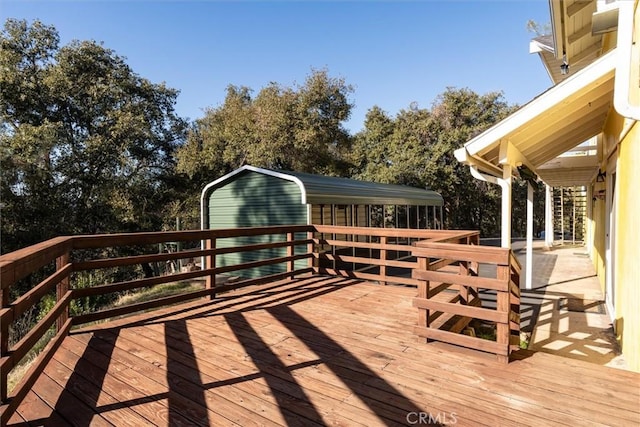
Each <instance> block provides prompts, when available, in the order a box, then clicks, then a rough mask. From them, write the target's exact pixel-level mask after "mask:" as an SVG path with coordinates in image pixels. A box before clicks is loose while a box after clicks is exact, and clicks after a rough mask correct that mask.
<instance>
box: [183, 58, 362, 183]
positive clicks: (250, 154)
mask: <svg viewBox="0 0 640 427" xmlns="http://www.w3.org/2000/svg"><path fill="white" fill-rule="evenodd" d="M352 92H353V89H352V87H351V86H349V85H347V84H346V83H345V81H344V80H343V79H340V78H335V77H330V76H329V74H328V71H327V70H314V71H313V72H312V73H311V74H310V75H309V76H308V77H307V78H306V80H305V82H304V84H302V85H296V86H294V87H284V86H282V85H279V84H277V83H271V84H269V85H268V86H266V87H264V88H262V89H261V90H260V92H258V94H257V95H256V96H255V97H254V96H252V94H253V92H252V90H251V89H250V88H247V87H238V86H229V87H227V95H226V98H225V100H224V102H223V104H222V105H220V106H219V107H216V108H210V109H208V110H207V111H206V113H205V116H204V117H203V118H201V119H199V120H196V122H195V123H194V124H193V126H192V127H191V129H190V131H189V135H188V138H187V142H186V144H185V145H184V146H183V147H181V148H180V150H179V151H178V154H177V157H178V170H179V171H180V172H183V173H186V174H188V175H189V176H190V177H192V178H199V179H204V180H206V179H207V178H208V179H209V180H210V179H211V177H217V176H219V175H221V174H223V173H225V172H228V171H231V170H233V169H236V168H238V167H240V166H242V165H244V164H251V165H254V166H258V167H267V168H275V169H286V170H295V171H302V172H310V173H324V174H330V175H339V174H344V173H346V171H347V168H346V167H345V163H344V158H345V156H346V153H348V151H349V149H350V143H351V138H350V135H349V133H348V132H347V130H346V129H345V128H344V123H345V122H346V120H348V118H349V116H350V114H351V108H352V104H351V102H350V101H349V96H350V94H351V93H352Z"/></svg>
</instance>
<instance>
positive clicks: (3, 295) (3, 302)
mask: <svg viewBox="0 0 640 427" xmlns="http://www.w3.org/2000/svg"><path fill="white" fill-rule="evenodd" d="M5 309H9V288H8V287H7V288H5V289H0V314H1V313H3V312H4V310H5ZM8 353H9V322H6V321H4V320H3V319H2V318H0V360H2V358H4V357H5V356H7V354H8ZM8 374H9V373H8V372H5V370H4V369H2V365H0V405H2V404H4V402H5V401H6V400H7V392H8V390H7V376H8Z"/></svg>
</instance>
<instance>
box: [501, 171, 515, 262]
mask: <svg viewBox="0 0 640 427" xmlns="http://www.w3.org/2000/svg"><path fill="white" fill-rule="evenodd" d="M502 168H503V169H502V180H503V182H504V184H503V185H502V186H501V187H502V239H501V242H502V243H501V246H502V247H503V248H509V249H511V183H512V181H513V179H512V177H511V168H512V166H511V165H509V164H505V165H503V166H502Z"/></svg>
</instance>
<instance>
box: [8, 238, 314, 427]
mask: <svg viewBox="0 0 640 427" xmlns="http://www.w3.org/2000/svg"><path fill="white" fill-rule="evenodd" d="M312 230H313V228H312V227H309V226H286V227H262V228H245V229H242V228H240V229H232V230H204V231H180V232H158V233H131V234H106V235H92V236H73V237H60V238H55V239H52V240H49V241H47V242H43V243H40V244H37V245H34V246H30V247H28V248H25V249H22V250H19V251H16V252H12V253H10V254H7V255H3V256H1V257H0V292H1V293H0V302H1V306H0V425H5V424H6V423H7V421H8V420H9V417H10V416H11V415H12V414H13V412H14V411H15V409H16V408H17V406H18V405H19V403H20V402H21V401H22V399H24V397H25V396H26V394H27V393H28V391H29V390H30V388H31V387H32V386H33V384H34V383H35V381H36V379H37V378H38V376H39V375H40V374H41V373H42V371H43V370H44V368H45V366H46V365H47V363H48V362H49V361H50V359H51V358H52V356H53V354H54V352H55V351H56V349H57V348H58V347H59V346H60V344H61V343H62V340H63V339H64V337H65V336H66V335H67V334H68V333H69V330H70V329H71V327H72V326H73V325H80V324H84V323H88V322H94V321H97V320H101V319H106V318H111V317H115V316H121V315H126V314H131V313H134V312H138V311H142V310H148V309H150V308H155V307H161V306H166V305H169V304H175V303H178V302H183V301H187V300H192V299H195V298H201V297H207V296H211V297H212V296H214V295H215V294H216V292H222V291H227V290H231V289H237V288H240V287H243V286H248V285H253V284H257V283H263V282H269V281H274V280H280V279H284V278H287V277H293V276H294V275H300V274H303V273H310V272H312V268H311V262H310V261H309V262H308V263H306V266H305V267H304V268H298V269H296V268H295V261H296V260H302V259H309V260H310V258H311V253H310V252H311V251H310V247H311V246H310V245H311V243H312V241H311V240H310V239H309V238H308V237H309V235H310V233H311V231H312ZM300 234H302V235H304V236H305V238H304V239H298V240H296V239H295V238H294V236H296V235H298V236H299V235H300ZM260 236H269V239H268V240H270V241H269V242H266V243H264V242H261V243H249V244H245V245H241V246H234V247H216V242H220V241H224V239H229V238H238V237H260ZM200 241H203V242H205V243H206V244H205V249H189V250H184V251H180V252H174V253H142V254H137V255H131V256H127V257H117V258H96V259H77V258H78V255H77V254H78V253H81V254H83V253H96V252H97V251H96V250H101V249H105V248H121V247H132V248H133V247H137V248H140V247H144V246H145V245H155V244H159V243H166V242H192V243H193V242H195V243H196V245H197V244H199V242H200ZM301 245H304V247H305V250H304V252H303V253H299V254H295V253H294V248H296V246H297V247H300V246H301ZM192 246H193V245H192ZM275 248H285V249H284V254H283V256H277V257H272V258H265V257H260V256H258V257H252V258H258V259H251V260H247V261H244V260H242V257H239V259H241V260H242V262H238V263H235V264H230V263H228V262H227V263H225V264H224V265H222V264H221V263H220V262H218V263H216V258H218V259H220V257H221V256H223V255H225V254H249V253H256V251H264V250H269V249H275ZM197 257H203V258H204V259H205V264H206V265H205V268H203V269H199V270H196V271H186V272H178V273H176V274H169V275H162V276H156V277H146V278H135V279H133V280H127V281H121V282H117V283H105V284H98V285H96V286H92V287H87V288H80V289H74V288H73V287H71V286H70V278H71V277H72V275H73V274H74V273H75V272H81V271H86V270H91V271H94V270H98V269H109V268H114V267H123V266H134V265H139V264H145V263H154V262H167V261H171V260H179V259H189V258H197ZM269 265H281V266H282V268H280V270H282V271H281V272H277V273H273V274H266V275H263V276H261V277H252V278H244V279H241V280H238V281H235V282H233V283H231V284H223V285H220V284H216V275H221V274H227V275H228V274H230V273H233V272H241V271H247V269H256V268H260V267H264V266H269ZM47 269H49V270H54V272H53V273H52V274H47V273H46V270H47ZM34 273H35V274H38V273H40V275H42V276H43V277H44V279H43V280H42V281H40V283H38V284H37V285H36V286H34V287H32V288H31V289H30V290H29V291H28V292H26V293H25V294H23V295H21V296H19V297H18V298H16V299H15V300H14V301H10V298H9V294H10V288H11V286H12V285H14V284H16V283H17V282H18V281H20V280H21V279H24V278H25V277H27V276H29V275H32V274H34ZM197 278H204V279H205V286H204V288H203V289H200V290H196V291H191V292H185V293H180V294H177V295H172V296H167V297H162V298H157V299H154V300H151V301H146V302H142V303H137V304H130V305H126V306H122V307H116V308H107V309H104V310H101V311H97V312H92V313H83V314H80V315H77V316H74V317H70V316H69V307H70V304H71V302H72V301H74V300H77V299H79V298H85V297H91V296H94V297H95V296H99V295H105V294H111V293H114V292H122V291H130V290H134V289H142V288H149V287H152V286H156V285H159V284H163V283H173V282H178V281H185V280H192V279H197ZM54 289H55V293H56V302H55V305H54V306H53V308H51V309H50V310H49V311H48V313H46V314H45V315H44V317H42V318H41V319H40V321H39V322H37V323H36V324H35V325H34V326H33V327H32V328H31V329H30V330H29V331H28V332H27V333H26V334H25V335H24V336H23V337H21V338H20V339H19V340H17V342H16V343H14V344H11V345H10V342H9V335H10V333H9V331H10V325H11V324H12V323H13V322H14V321H15V320H16V319H18V318H19V317H20V316H21V315H22V314H24V313H25V312H26V311H27V310H29V309H30V308H31V307H33V306H34V305H36V304H39V303H40V301H41V300H42V298H43V297H44V296H45V295H46V294H48V293H50V292H52V291H53V290H54ZM51 328H55V334H54V336H53V338H51V339H50V341H49V342H48V344H46V346H45V348H44V349H43V350H42V351H41V352H40V354H39V356H38V357H37V359H36V360H35V362H34V363H33V364H32V365H31V367H30V369H29V370H28V372H27V373H26V374H25V375H24V376H23V377H22V379H21V381H20V382H19V383H18V384H17V385H16V386H15V387H14V388H13V390H12V391H11V393H10V394H9V392H8V388H7V377H8V375H9V373H10V372H11V371H12V369H14V367H16V366H17V365H18V364H19V363H20V361H21V360H22V359H23V358H24V357H25V356H26V355H27V354H28V353H29V352H30V351H31V350H32V349H33V347H34V346H35V345H36V344H37V343H38V342H39V341H40V340H41V339H42V338H43V337H44V336H45V334H47V332H48V331H49V330H50V329H51Z"/></svg>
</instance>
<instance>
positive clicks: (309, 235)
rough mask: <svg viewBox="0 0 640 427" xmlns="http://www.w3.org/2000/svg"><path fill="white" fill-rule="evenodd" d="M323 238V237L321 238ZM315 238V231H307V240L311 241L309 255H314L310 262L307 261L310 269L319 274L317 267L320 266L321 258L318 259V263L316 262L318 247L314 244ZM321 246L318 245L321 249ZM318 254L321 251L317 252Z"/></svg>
mask: <svg viewBox="0 0 640 427" xmlns="http://www.w3.org/2000/svg"><path fill="white" fill-rule="evenodd" d="M320 237H321V236H320ZM313 238H314V232H313V231H307V240H311V242H309V243H307V253H308V254H310V255H312V256H311V258H309V260H308V261H307V266H308V267H310V268H313V269H314V273H317V270H316V267H317V266H318V265H319V264H318V263H319V262H320V257H318V262H316V261H315V256H314V254H315V253H316V250H315V249H316V245H314V243H313ZM319 246H320V245H318V247H319ZM317 253H318V254H319V253H320V251H319V250H318V252H317Z"/></svg>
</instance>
